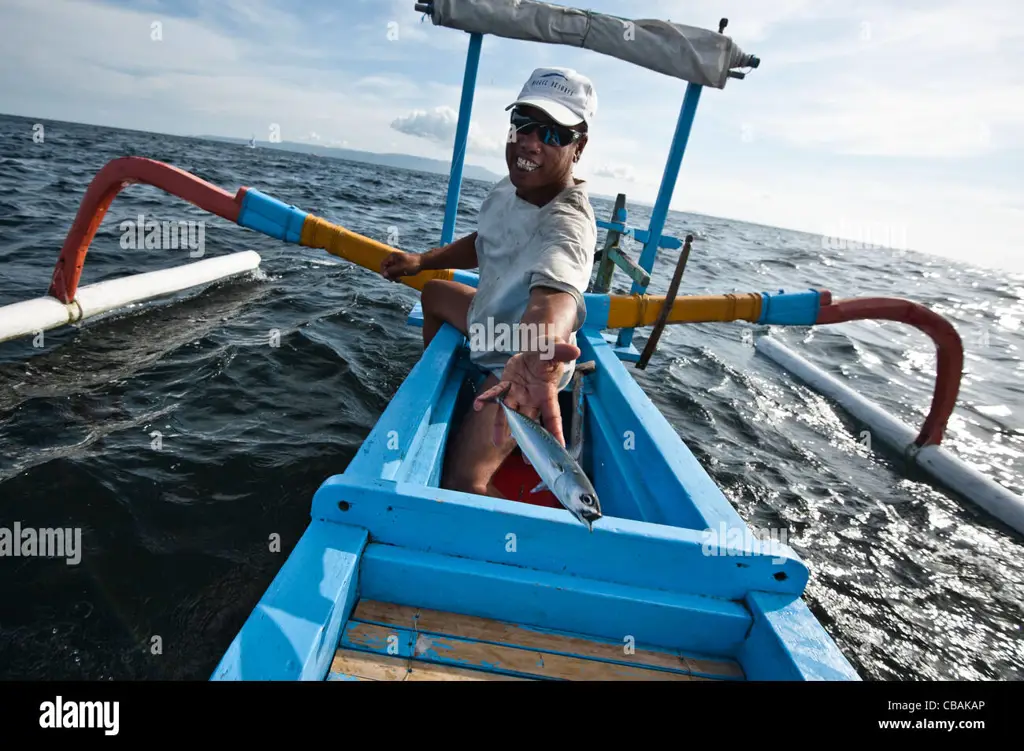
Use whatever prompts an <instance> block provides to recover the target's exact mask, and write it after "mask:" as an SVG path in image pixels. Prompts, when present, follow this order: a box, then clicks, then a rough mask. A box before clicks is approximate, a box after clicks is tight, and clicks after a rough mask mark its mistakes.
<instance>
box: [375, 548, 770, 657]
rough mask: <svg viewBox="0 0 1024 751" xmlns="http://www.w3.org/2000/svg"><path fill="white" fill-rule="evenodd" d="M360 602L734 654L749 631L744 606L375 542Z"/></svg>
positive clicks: (666, 647) (675, 648) (662, 646)
mask: <svg viewBox="0 0 1024 751" xmlns="http://www.w3.org/2000/svg"><path fill="white" fill-rule="evenodd" d="M359 587H360V599H367V600H378V601H381V602H400V603H409V604H412V605H417V606H419V607H426V608H432V609H434V610H441V611H444V612H468V613H471V614H473V615H476V616H480V617H482V618H493V619H494V620H499V621H505V622H511V623H520V624H523V625H525V626H527V627H529V628H534V629H539V630H546V631H553V632H556V633H563V634H564V633H571V634H587V635H588V636H591V637H594V638H597V639H602V640H604V641H607V642H611V643H614V644H621V643H623V640H624V638H625V637H626V636H632V637H633V639H634V640H635V642H636V643H637V644H646V645H650V646H652V647H654V648H655V649H662V650H665V651H679V652H684V653H687V652H692V653H695V654H700V655H729V656H733V657H735V655H736V654H737V650H739V649H741V648H742V647H743V644H744V642H745V640H746V638H747V635H748V634H749V633H750V628H751V626H752V624H753V618H752V616H751V614H750V611H749V610H748V609H747V608H746V607H745V606H744V605H742V604H741V603H738V602H729V601H726V600H717V599H713V598H710V597H694V596H692V595H683V594H678V593H672V592H664V591H657V590H651V589H644V588H641V587H635V586H633V587H631V586H626V585H622V584H611V583H608V582H600V581H595V580H593V579H584V578H581V577H578V576H567V575H565V574H552V573H547V572H542V571H536V570H531V569H526V568H521V567H518V566H508V565H502V564H498V563H490V562H486V561H473V560H470V559H467V558H453V557H450V556H445V555H439V554H437V553H426V552H423V551H419V550H409V549H407V548H397V547H394V546H391V545H381V544H378V543H370V544H369V545H368V546H367V548H366V552H365V553H364V554H363V558H362V567H361V568H360V571H359Z"/></svg>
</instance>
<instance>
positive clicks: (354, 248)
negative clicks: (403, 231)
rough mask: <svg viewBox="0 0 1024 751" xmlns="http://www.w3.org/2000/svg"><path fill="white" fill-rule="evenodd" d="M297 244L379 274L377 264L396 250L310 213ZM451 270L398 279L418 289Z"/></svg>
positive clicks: (449, 275)
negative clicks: (320, 250)
mask: <svg viewBox="0 0 1024 751" xmlns="http://www.w3.org/2000/svg"><path fill="white" fill-rule="evenodd" d="M299 244H300V245H305V246H307V247H310V248H322V249H323V250H326V251H327V252H328V253H330V254H331V255H332V256H338V258H344V259H345V260H346V261H351V262H352V263H355V264H358V265H360V266H362V267H363V268H367V269H370V270H371V271H376V272H377V273H380V265H381V263H382V262H383V261H384V259H385V258H386V257H387V256H388V255H389V254H390V253H393V252H394V251H395V250H397V248H392V247H391V246H390V245H387V244H385V243H382V242H377V241H376V240H373V239H371V238H369V237H366V236H364V235H360V234H358V233H356V232H352V231H351V230H347V229H345V228H344V227H339V226H338V225H337V224H331V222H328V221H327V220H326V219H320V218H319V217H316V216H313V215H312V214H309V215H307V216H306V221H305V222H304V223H303V225H302V236H301V237H300V238H299ZM453 273H454V272H453V271H452V270H451V269H439V270H436V271H421V272H420V273H419V274H416V276H405V277H402V278H401V279H399V281H400V282H401V283H402V284H406V285H408V286H410V287H412V288H413V289H418V290H422V289H423V285H425V284H426V283H427V282H428V281H430V280H431V279H451V278H452V275H453Z"/></svg>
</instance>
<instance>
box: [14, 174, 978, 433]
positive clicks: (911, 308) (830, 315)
mask: <svg viewBox="0 0 1024 751" xmlns="http://www.w3.org/2000/svg"><path fill="white" fill-rule="evenodd" d="M135 183H141V184H147V185H152V186H154V187H157V188H160V189H161V190H164V191H165V192H167V193H170V194H172V195H175V196H177V197H178V198H181V199H183V200H186V201H188V202H190V203H192V204H194V205H196V206H198V207H199V208H202V209H205V210H206V211H209V212H211V213H213V214H216V215H217V216H220V217H222V218H224V219H227V220H229V221H232V222H235V223H237V224H238V225H239V226H242V227H246V228H248V229H252V230H255V231H257V232H260V233H262V234H264V235H268V236H269V237H273V238H276V239H278V240H281V241H283V242H290V243H297V244H299V245H304V246H307V247H311V248H320V249H323V250H326V251H327V252H328V253H330V254H331V255H334V256H337V257H339V258H342V259H345V260H347V261H350V262H352V263H355V264H357V265H359V266H362V267H364V268H366V269H369V270H371V271H375V272H379V270H380V267H381V263H382V262H383V260H384V259H385V258H386V257H387V256H388V254H390V253H392V252H394V251H395V250H397V249H396V248H394V247H392V246H390V245H387V244H385V243H382V242H379V241H377V240H374V239H372V238H369V237H365V236H363V235H360V234H358V233H356V232H352V231H351V230H348V229H346V228H344V227H341V226H339V225H336V224H333V223H331V222H328V221H327V220H325V219H321V218H320V217H317V216H314V215H313V214H310V213H308V212H305V211H302V210H301V209H298V208H296V207H295V206H292V205H289V204H286V203H283V202H282V201H279V200H277V199H276V198H272V197H271V196H269V195H266V194H264V193H262V192H260V191H258V190H255V189H253V188H248V187H241V188H239V189H238V190H237V192H236V193H235V194H234V195H232V194H231V193H229V192H227V191H226V190H224V189H223V188H219V187H217V186H216V185H213V184H211V183H209V182H207V181H205V180H203V179H201V178H199V177H196V176H195V175H193V174H191V173H189V172H186V171H184V170H181V169H179V168H177V167H174V166H172V165H169V164H165V163H163V162H158V161H155V160H152V159H146V158H144V157H134V156H133V157H122V158H119V159H114V160H113V161H111V162H109V163H108V164H107V165H106V166H104V167H103V169H101V170H100V171H99V172H98V173H97V175H96V177H95V178H93V181H92V183H91V184H90V185H89V188H88V190H87V191H86V194H85V197H84V198H83V200H82V204H81V206H80V207H79V210H78V214H77V215H76V217H75V221H74V224H73V225H72V227H71V231H70V232H69V233H68V236H67V239H66V240H65V242H64V246H63V248H62V249H61V253H60V257H59V258H58V259H57V264H56V266H55V268H54V270H53V276H52V279H51V282H50V289H49V295H50V296H51V297H52V298H55V299H56V300H58V301H60V302H62V303H64V304H71V303H72V302H73V301H74V300H75V295H76V291H77V288H78V282H79V279H80V278H81V274H82V268H83V266H84V265H85V258H86V254H87V253H88V250H89V246H90V244H91V242H92V239H93V237H94V236H95V234H96V231H97V229H98V228H99V226H100V223H101V222H102V220H103V216H104V215H105V214H106V212H107V209H109V207H110V204H111V202H112V201H113V200H114V198H115V197H116V196H117V195H118V193H120V191H121V190H122V189H123V188H125V187H126V186H129V185H132V184H135ZM211 260H212V259H211ZM431 279H449V280H451V279H454V280H456V281H461V282H464V283H466V284H469V285H471V286H476V283H477V275H476V274H475V273H473V272H469V271H463V270H456V269H440V270H431V271H423V272H420V273H419V274H416V275H415V276H409V277H403V278H401V279H400V280H399V281H400V282H401V283H402V284H405V285H406V286H408V287H412V288H413V289H417V290H422V289H423V286H424V285H425V284H426V283H427V282H428V281H430V280H431ZM673 292H674V290H673ZM584 298H585V300H586V304H587V317H586V322H585V324H584V328H586V329H591V330H595V329H596V330H607V329H621V328H636V327H641V326H651V325H654V324H656V323H659V322H664V323H668V324H676V323H711V322H731V321H747V322H750V323H755V324H767V325H782V326H813V325H822V324H829V323H839V322H843V321H852V320H863V319H884V320H890V321H897V322H900V323H905V324H908V325H911V326H914V327H916V328H918V329H919V330H920V331H923V332H924V333H925V334H927V335H928V336H929V337H931V339H932V341H933V342H935V345H936V348H937V350H938V372H937V378H936V388H935V393H934V396H933V399H932V407H931V411H930V412H929V414H928V418H927V419H926V420H925V422H924V425H923V426H922V428H921V431H920V433H919V435H918V437H917V439H916V441H915V443H916V444H917V445H918V446H925V445H929V444H935V445H938V444H939V443H940V442H941V440H942V434H943V431H944V429H945V426H946V423H947V421H948V420H949V417H950V415H951V413H952V411H953V407H954V405H955V403H956V397H957V393H958V391H959V386H960V374H961V370H962V367H963V345H962V343H961V341H960V337H959V335H958V334H957V333H956V330H955V329H954V328H953V327H952V325H951V324H950V323H949V322H948V321H947V320H946V319H944V318H942V317H941V316H939V315H938V314H936V313H934V312H932V311H930V310H928V309H927V308H925V307H923V306H922V305H919V304H918V303H915V302H911V301H909V300H901V299H891V298H865V299H852V300H841V301H837V302H833V301H832V295H831V293H830V292H829V291H828V290H813V289H812V290H807V291H803V292H791V293H787V292H783V291H781V290H780V291H779V292H777V293H769V292H748V293H730V294H722V295H689V296H683V297H675V296H674V295H671V296H670V297H669V299H666V296H664V295H660V296H659V295H647V294H629V295H614V294H607V293H586V294H585V295H584ZM8 307H11V306H8ZM666 309H667V313H666V312H665V310H666ZM4 310H5V309H3V308H0V322H2V320H3V316H4Z"/></svg>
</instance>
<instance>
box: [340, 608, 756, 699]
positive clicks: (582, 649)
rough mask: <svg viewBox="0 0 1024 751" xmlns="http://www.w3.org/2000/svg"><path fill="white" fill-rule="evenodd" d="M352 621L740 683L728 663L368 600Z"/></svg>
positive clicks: (737, 670)
mask: <svg viewBox="0 0 1024 751" xmlns="http://www.w3.org/2000/svg"><path fill="white" fill-rule="evenodd" d="M352 620H353V621H360V622H362V623H375V624H379V625H382V626H395V627H397V628H400V629H409V630H412V631H417V632H420V633H427V634H432V635H436V636H453V637H459V638H462V639H472V640H476V641H481V642H490V643H491V644H499V645H508V646H513V647H520V648H524V649H534V650H537V651H541V652H552V653H558V654H562V655H566V656H575V657H583V658H587V659H596V660H604V661H607V662H617V663H620V664H627V663H628V664H632V665H636V666H638V667H655V668H662V669H664V670H671V671H674V672H679V673H689V674H691V675H703V676H712V677H722V678H732V679H741V680H742V678H743V671H742V670H741V669H740V666H739V665H738V664H736V663H735V662H734V661H732V660H711V659H706V658H696V657H689V656H687V655H683V654H681V653H678V652H676V653H672V652H666V651H659V650H655V649H649V648H644V647H640V646H637V645H636V644H631V645H629V646H630V647H632V649H631V650H630V651H627V649H626V646H627V644H625V643H623V644H613V643H610V642H607V641H598V640H595V639H587V638H583V637H579V636H569V635H563V634H558V633H552V632H546V631H539V630H535V629H528V628H524V627H522V626H519V625H517V624H514V623H507V622H504V621H496V620H492V619H490V618H480V617H477V616H471V615H463V614H461V613H445V612H442V611H439V610H430V609H427V608H414V607H409V606H407V605H396V604H394V603H388V602H378V601H374V600H360V601H359V602H358V603H357V604H356V608H355V610H354V611H353V613H352Z"/></svg>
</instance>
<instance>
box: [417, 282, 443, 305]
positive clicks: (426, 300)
mask: <svg viewBox="0 0 1024 751" xmlns="http://www.w3.org/2000/svg"><path fill="white" fill-rule="evenodd" d="M443 295H444V282H443V281H442V280H440V279H431V280H430V281H429V282H427V283H426V284H424V285H423V291H422V292H421V293H420V304H421V305H422V306H423V312H424V313H434V312H435V311H436V310H437V308H438V303H439V298H441V297H442V296H443Z"/></svg>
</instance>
